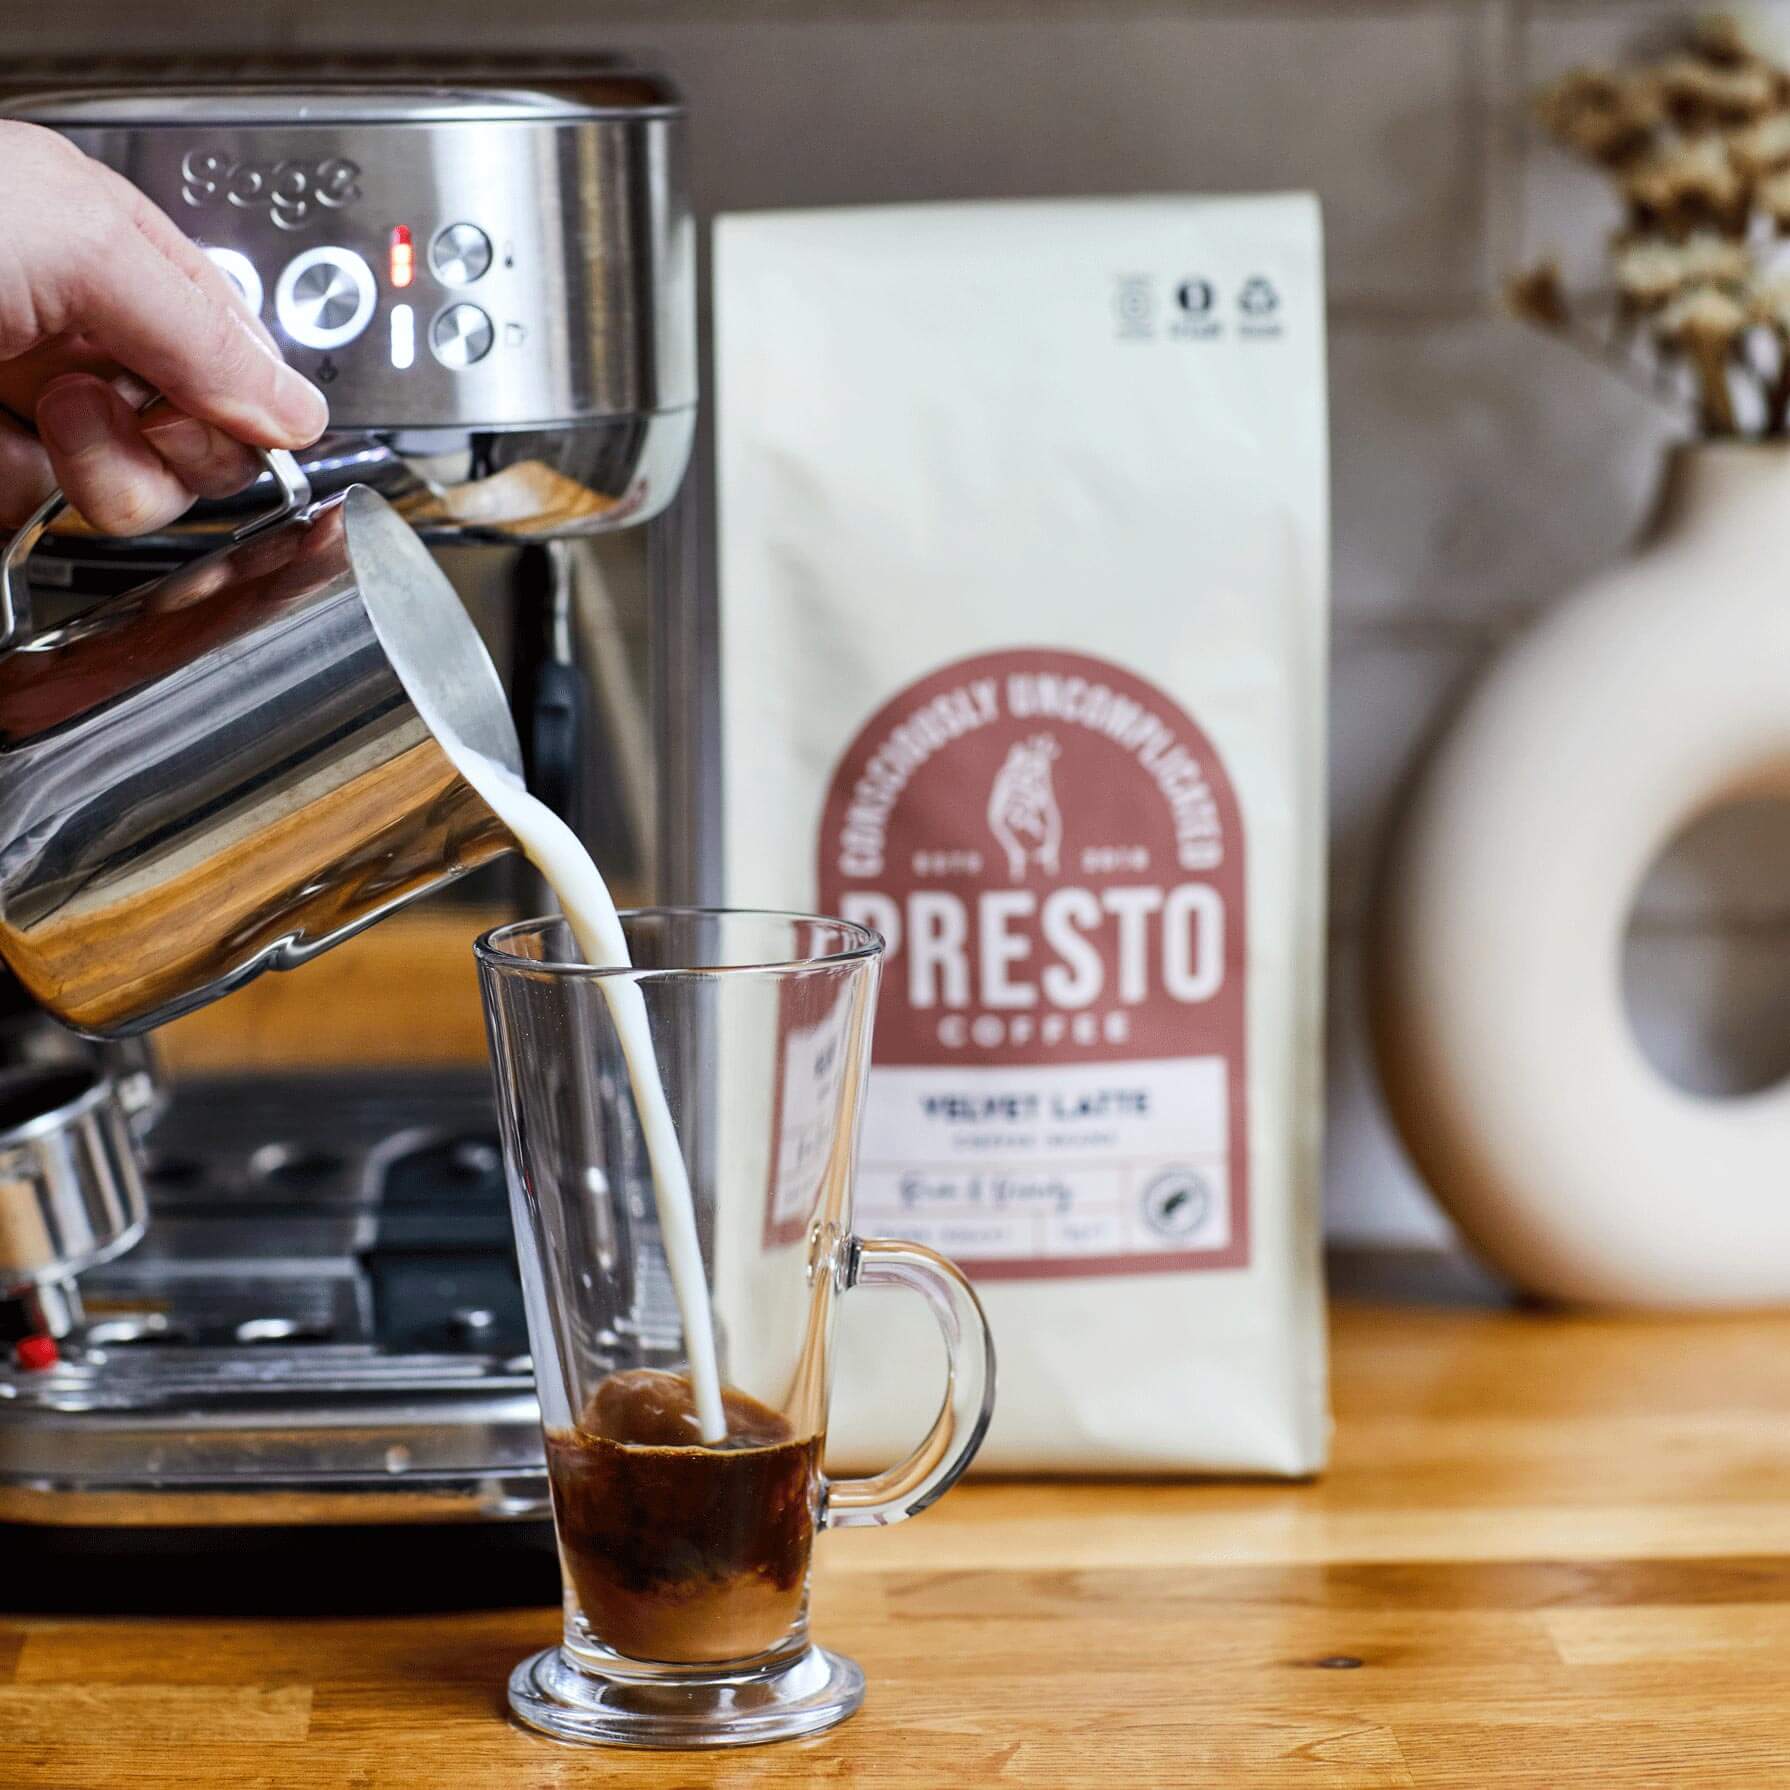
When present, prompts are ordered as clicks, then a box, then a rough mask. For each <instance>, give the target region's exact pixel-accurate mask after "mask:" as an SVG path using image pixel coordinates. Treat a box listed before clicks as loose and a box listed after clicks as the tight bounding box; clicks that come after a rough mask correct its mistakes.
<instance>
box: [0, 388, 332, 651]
mask: <svg viewBox="0 0 1790 1790" xmlns="http://www.w3.org/2000/svg"><path fill="white" fill-rule="evenodd" d="M161 401H162V400H161V399H160V398H152V399H150V401H149V404H148V405H145V406H144V409H148V408H149V407H150V406H151V405H155V404H159V403H160V402H161ZM138 414H139V415H140V414H141V412H139V413H138ZM256 452H257V453H259V454H260V456H261V463H262V465H264V466H265V467H266V468H267V470H268V472H269V473H270V474H271V475H272V477H273V482H274V488H275V489H276V490H277V491H278V492H279V498H280V501H279V505H278V507H277V508H275V509H272V510H269V511H268V513H267V514H266V515H265V516H257V517H256V518H255V520H254V521H253V522H250V523H248V524H246V525H245V526H244V527H242V528H239V529H238V530H237V531H236V533H235V536H234V537H233V538H234V539H236V540H239V541H240V540H241V539H243V537H244V536H245V535H252V534H255V533H258V532H259V531H260V530H261V529H264V528H268V527H271V526H272V525H273V524H274V523H276V522H284V521H285V520H286V518H287V517H288V516H291V515H295V514H296V513H297V512H298V511H299V510H302V509H303V508H304V507H305V506H306V505H307V504H308V503H309V502H310V501H311V481H310V480H309V479H308V478H306V477H305V469H304V468H303V467H302V466H300V465H299V463H298V462H297V461H296V460H295V459H294V458H293V457H292V455H291V454H289V453H287V451H286V450H285V449H284V448H258V449H257V450H256ZM67 508H68V499H67V498H66V497H64V496H63V495H62V493H61V492H60V491H52V492H51V493H50V495H49V496H48V497H46V498H45V499H44V501H43V502H42V503H41V504H39V505H38V507H37V510H36V512H35V514H33V516H32V517H31V519H30V520H29V521H28V522H27V523H26V524H25V526H24V527H23V528H21V529H19V530H18V532H17V533H16V534H14V536H13V537H12V539H11V540H10V541H8V542H7V543H6V550H5V552H4V553H0V653H5V652H10V651H11V650H12V649H13V648H14V647H16V646H23V645H24V644H25V642H26V641H27V640H29V639H30V637H31V584H30V580H29V579H27V578H26V577H25V561H26V559H27V558H28V557H29V555H30V553H31V549H32V548H33V547H35V546H36V545H37V543H38V542H39V541H40V540H41V539H42V538H43V533H44V530H45V529H46V528H48V527H49V526H50V524H51V523H52V522H54V521H55V520H56V518H57V517H58V516H60V515H61V514H62V512H63V511H64V510H65V509H67Z"/></svg>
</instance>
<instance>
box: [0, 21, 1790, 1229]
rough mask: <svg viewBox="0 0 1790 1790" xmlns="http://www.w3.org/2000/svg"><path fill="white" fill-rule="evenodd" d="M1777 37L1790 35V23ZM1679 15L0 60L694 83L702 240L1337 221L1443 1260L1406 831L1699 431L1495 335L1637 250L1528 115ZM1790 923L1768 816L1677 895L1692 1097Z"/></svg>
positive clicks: (1351, 785)
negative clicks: (477, 55)
mask: <svg viewBox="0 0 1790 1790" xmlns="http://www.w3.org/2000/svg"><path fill="white" fill-rule="evenodd" d="M1777 12H1778V13H1779V15H1781V19H1780V22H1783V23H1785V24H1786V28H1787V36H1790V7H1779V8H1778V9H1777ZM1680 14H1681V9H1676V8H1664V7H1660V6H1657V5H1653V4H1625V3H1618V0H1604V3H1601V4H1594V3H1590V0H1581V3H1565V0H1562V3H1555V0H1527V3H1525V0H1406V3H1402V4H1401V3H1397V0H1385V3H1382V4H1369V3H1363V0H1259V3H1257V4H1249V3H1248V0H1235V3H1229V4H1227V3H1224V0H1215V3H1211V4H1205V3H1201V0H1183V3H1182V4H1178V5H1169V4H1144V3H1127V0H1083V3H1081V4H1075V3H1071V0H1032V3H1030V4H1023V3H1021V0H906V3H900V0H861V3H859V4H856V5H853V4H851V3H850V0H833V3H831V4H822V3H820V0H809V3H806V4H791V3H784V4H779V3H775V0H705V3H696V0H673V3H670V4H665V5H660V6H646V5H609V6H605V5H603V4H601V0H557V3H555V0H503V3H502V4H499V5H492V4H490V3H489V0H428V3H426V4H425V3H422V0H396V3H386V4H381V3H380V0H263V3H262V4H259V5H257V6H253V7H244V6H241V5H240V4H219V3H217V0H183V3H178V4H177V3H171V0H163V3H162V4H158V5H154V6H143V5H141V4H130V3H127V0H110V3H108V4H104V5H92V4H89V5H78V4H64V5H61V6H57V7H49V6H40V5H25V4H22V3H15V4H0V56H14V55H17V56H29V55H33V54H44V53H58V54H60V53H67V52H70V51H73V52H77V53H78V52H82V51H85V50H87V49H90V48H95V47H103V48H106V49H112V50H120V51H122V50H127V49H157V48H168V47H175V46H178V45H181V44H185V45H195V46H203V47H205V48H207V49H213V48H232V47H241V48H245V49H253V48H267V49H274V48H292V47H308V46H316V45H334V46H342V47H351V46H374V45H378V46H382V47H383V46H399V47H418V46H425V45H434V44H439V45H443V46H450V45H451V46H484V47H491V48H496V47H500V46H501V47H504V48H522V47H526V48H546V47H561V46H564V47H576V48H578V49H595V48H600V47H606V46H613V47H615V48H618V49H622V50H626V51H630V52H637V53H641V54H643V55H646V56H649V57H651V58H652V59H653V60H655V61H658V62H659V63H661V64H662V65H663V66H665V67H668V68H669V69H670V70H672V72H674V73H675V74H676V75H677V76H679V77H680V79H681V80H682V82H683V83H684V85H685V87H686V89H687V91H688V92H689V95H690V98H691V101H692V106H693V115H694V119H695V131H696V135H695V148H696V153H695V179H696V183H697V188H698V197H699V201H700V203H701V205H702V207H703V208H704V210H705V211H712V210H718V209H726V208H730V207H746V206H766V205H777V204H814V203H832V202H851V201H873V200H879V199H898V198H912V197H981V196H1003V195H1025V194H1049V193H1100V192H1111V191H1124V190H1128V189H1133V190H1135V189H1177V188H1179V189H1193V190H1212V191H1221V190H1243V189H1249V188H1274V187H1289V186H1293V187H1299V186H1304V187H1315V188H1316V190H1317V191H1318V193H1319V194H1320V195H1321V197H1322V199H1323V201H1324V206H1325V212H1326V218H1327V227H1328V238H1329V272H1330V306H1331V320H1332V332H1331V355H1332V358H1331V427H1332V433H1333V438H1334V445H1335V467H1336V472H1335V497H1336V566H1335V570H1336V581H1335V596H1336V632H1335V641H1336V644H1335V681H1334V720H1333V754H1332V765H1333V771H1332V785H1331V787H1332V800H1333V819H1332V832H1333V851H1332V864H1333V883H1334V897H1335V900H1334V919H1333V944H1334V949H1333V952H1332V965H1333V967H1332V971H1331V988H1330V994H1331V1014H1332V1017H1331V1063H1332V1090H1333V1092H1332V1125H1331V1147H1330V1170H1329V1185H1330V1200H1331V1208H1330V1209H1331V1225H1332V1228H1333V1230H1335V1231H1336V1232H1338V1233H1341V1234H1345V1235H1349V1236H1353V1237H1364V1236H1372V1237H1379V1238H1387V1237H1392V1238H1400V1239H1406V1240H1427V1239H1433V1238H1437V1237H1441V1236H1444V1235H1445V1234H1446V1227H1445V1226H1444V1224H1443V1222H1442V1220H1441V1219H1440V1217H1439V1216H1438V1215H1437V1213H1436V1211H1435V1209H1434V1207H1433V1206H1432V1205H1431V1204H1430V1202H1429V1200H1428V1199H1427V1197H1426V1195H1425V1194H1424V1192H1423V1191H1422V1189H1421V1188H1420V1187H1419V1186H1418V1185H1417V1184H1416V1183H1415V1181H1414V1179H1413V1178H1412V1176H1411V1173H1410V1171H1409V1169H1408V1168H1407V1167H1406V1165H1405V1164H1404V1162H1403V1160H1402V1158H1401V1156H1400V1153H1399V1151H1398V1148H1397V1146H1396V1144H1395V1142H1394V1141H1393V1139H1392V1138H1391V1136H1390V1134H1389V1133H1388V1131H1387V1128H1386V1125H1385V1122H1384V1119H1383V1117H1382V1115H1381V1113H1380V1111H1379V1108H1378V1104H1377V1100H1376V1096H1375V1093H1374V1088H1373V1080H1372V1074H1371V1068H1370V1065H1369V1064H1368V1062H1367V1060H1366V1056H1365V1051H1364V1044H1363V1028H1362V1021H1361V1001H1360V997H1359V994H1358V990H1357V975H1358V969H1359V957H1360V953H1359V938H1360V933H1361V927H1362V919H1363V913H1364V908H1365V905H1366V902H1367V900H1368V893H1369V888H1370V881H1371V872H1372V868H1373V865H1374V861H1375V855H1376V846H1377V843H1378V840H1379V838H1380V836H1381V833H1382V830H1383V825H1384V821H1385V817H1386V814H1387V811H1388V807H1389V803H1390V802H1391V800H1392V798H1393V796H1394V793H1395V791H1396V790H1397V788H1398V786H1399V784H1400V782H1401V780H1402V779H1403V778H1404V777H1405V776H1406V775H1407V773H1408V771H1409V769H1410V767H1411V765H1412V763H1413V762H1414V760H1415V758H1416V756H1417V755H1418V754H1420V753H1421V752H1422V750H1423V746H1424V742H1425V740H1426V738H1427V737H1428V736H1429V735H1430V734H1431V733H1432V731H1433V729H1434V728H1435V727H1436V726H1437V725H1438V724H1440V723H1441V722H1442V721H1443V720H1445V718H1446V716H1447V714H1448V711H1449V708H1450V704H1451V702H1452V701H1453V700H1454V699H1455V697H1456V696H1457V694H1458V692H1459V691H1460V690H1461V689H1462V688H1463V687H1464V685H1465V684H1466V683H1467V682H1468V680H1470V679H1471V678H1472V676H1473V675H1474V673H1475V670H1476V668H1478V667H1479V666H1481V665H1482V664H1483V663H1484V662H1485V661H1486V659H1487V656H1488V655H1489V654H1491V653H1493V652H1495V651H1496V650H1497V648H1498V646H1499V645H1500V643H1501V642H1502V641H1503V640H1505V639H1506V638H1507V637H1508V636H1509V635H1510V634H1511V632H1512V631H1513V630H1515V629H1517V628H1519V627H1521V625H1522V624H1523V622H1524V620H1525V618H1526V617H1528V616H1529V615H1531V614H1532V613H1533V612H1534V611H1535V610H1536V609H1537V608H1538V607H1539V606H1540V605H1543V604H1546V603H1548V602H1550V601H1552V600H1553V599H1554V598H1555V597H1556V596H1557V595H1558V594H1559V593H1561V592H1563V591H1565V590H1568V589H1570V588H1571V587H1572V586H1573V584H1574V583H1575V582H1576V581H1578V580H1579V579H1581V578H1583V577H1584V576H1585V575H1586V574H1588V573H1589V572H1591V571H1592V570H1593V569H1594V568H1596V567H1598V566H1599V565H1601V564H1602V563H1604V562H1605V561H1607V560H1608V559H1609V558H1610V557H1611V556H1613V555H1615V554H1617V553H1618V552H1620V551H1621V550H1622V547H1623V545H1624V543H1625V541H1626V540H1627V539H1628V538H1629V537H1630V535H1631V534H1632V532H1633V531H1634V529H1635V528H1636V526H1637V524H1638V522H1639V520H1640V518H1641V517H1642V515H1643V513H1644V511H1645V509H1646V506H1647V503H1648V499H1649V493H1650V490H1651V486H1652V483H1653V480H1654V477H1655V474H1656V471H1657V467H1658V463H1659V456H1660V451H1661V448H1662V446H1663V444H1664V443H1665V442H1666V441H1668V440H1669V439H1670V438H1671V437H1672V435H1673V434H1674V433H1675V431H1676V429H1677V426H1678V425H1677V422H1676V419H1675V418H1673V417H1671V416H1669V415H1666V414H1664V413H1662V412H1660V411H1659V410H1657V409H1656V408H1655V407H1654V406H1653V404H1652V403H1651V402H1650V401H1649V400H1647V399H1645V398H1642V397H1640V396H1639V395H1637V394H1636V393H1634V392H1632V391H1630V390H1629V389H1627V388H1625V387H1624V386H1623V385H1621V384H1620V383H1618V382H1617V381H1616V380H1615V379H1614V378H1612V377H1611V376H1610V375H1609V374H1608V373H1607V372H1605V371H1604V370H1602V369H1600V368H1598V367H1596V366H1593V365H1591V364H1588V363H1587V362H1585V361H1583V360H1581V359H1580V358H1579V357H1578V356H1577V355H1575V354H1574V353H1573V352H1571V351H1569V350H1568V349H1566V348H1564V347H1561V346H1559V345H1557V344H1555V343H1553V342H1551V341H1547V340H1542V339H1539V338H1537V337H1534V336H1532V335H1530V334H1528V333H1527V332H1525V331H1524V330H1522V329H1520V328H1519V327H1518V326H1517V325H1515V324H1513V323H1510V322H1508V321H1506V320H1504V319H1503V318H1502V317H1501V316H1500V315H1499V307H1498V303H1497V289H1498V285H1499V280H1500V276H1501V274H1502V273H1503V272H1504V271H1507V270H1509V269H1510V268H1511V267H1512V266H1513V265H1514V264H1515V263H1516V262H1517V261H1519V260H1520V259H1521V258H1522V257H1524V256H1526V255H1528V254H1531V253H1533V252H1535V251H1538V250H1543V249H1546V248H1549V247H1560V248H1571V247H1572V246H1573V245H1574V244H1579V245H1592V244H1595V243H1596V242H1597V241H1598V240H1599V239H1600V237H1601V234H1602V232H1603V230H1604V229H1605V228H1606V227H1607V223H1608V221H1609V220H1608V214H1607V212H1606V211H1605V209H1604V207H1605V201H1604V197H1603V193H1602V189H1601V188H1600V186H1599V185H1598V183H1597V182H1596V181H1595V180H1594V179H1592V178H1591V177H1590V176H1588V175H1586V174H1584V173H1582V172H1581V171H1580V170H1578V169H1577V168H1575V167H1573V166H1572V165H1571V164H1569V163H1567V162H1565V161H1564V160H1562V159H1561V158H1559V157H1558V156H1556V155H1555V154H1554V153H1553V152H1552V151H1550V150H1548V149H1547V148H1546V147H1545V146H1544V145H1541V144H1539V143H1538V142H1536V141H1535V139H1534V135H1533V133H1532V131H1531V130H1530V128H1529V126H1528V123H1527V116H1526V111H1527V109H1526V105H1525V95H1526V93H1527V92H1528V91H1530V90H1531V89H1532V87H1533V86H1534V85H1535V84H1536V83H1537V82H1538V81H1540V80H1542V79H1544V78H1545V77H1547V76H1548V75H1550V74H1552V73H1554V72H1557V71H1558V70H1560V69H1561V68H1563V67H1565V66H1567V65H1568V64H1570V63H1573V62H1576V61H1581V60H1586V59H1608V58H1612V57H1615V56H1618V55H1620V54H1621V53H1622V52H1623V50H1624V49H1625V48H1626V47H1628V46H1630V45H1632V44H1634V43H1636V42H1639V41H1643V40H1645V39H1647V38H1648V37H1650V36H1653V35H1657V34H1659V33H1660V32H1661V31H1662V30H1664V29H1666V28H1668V27H1669V25H1670V23H1671V21H1672V20H1673V18H1674V17H1675V16H1680ZM0 177H3V173H0ZM1577 258H1578V259H1579V260H1581V261H1582V260H1583V258H1584V251H1583V248H1582V247H1581V250H1580V253H1579V256H1578V257H1577ZM1787 894H1790V826H1786V825H1785V824H1784V821H1783V819H1782V817H1781V816H1779V815H1777V814H1775V813H1773V812H1760V811H1754V812H1752V813H1750V814H1748V815H1745V816H1739V817H1734V818H1732V819H1730V820H1729V821H1728V822H1726V823H1720V822H1718V823H1712V824H1711V825H1710V826H1707V827H1705V828H1704V829H1702V830H1701V837H1700V841H1699V842H1698V843H1697V844H1696V846H1695V848H1694V849H1687V850H1686V851H1685V852H1683V853H1680V854H1679V855H1678V856H1677V857H1676V858H1675V860H1674V862H1673V863H1672V864H1671V865H1669V866H1668V867H1667V868H1666V870H1665V871H1663V872H1662V873H1661V874H1660V875H1659V876H1657V877H1656V878H1655V880H1654V882H1653V883H1652V884H1651V885H1650V887H1649V889H1648V891H1647V893H1646V895H1645V898H1644V900H1643V903H1642V907H1641V910H1640V913H1639V914H1638V917H1637V922H1636V928H1635V931H1634V934H1633V936H1632V938H1631V941H1630V948H1629V951H1628V973H1629V983H1630V990H1631V1000H1632V1003H1633V1006H1634V1010H1635V1014H1636V1020H1637V1025H1638V1028H1639V1030H1640V1031H1641V1033H1642V1036H1643V1039H1644V1041H1645V1043H1646V1044H1647V1047H1648V1048H1649V1050H1650V1051H1651V1052H1652V1054H1653V1055H1654V1057H1655V1058H1656V1060H1657V1061H1659V1062H1661V1063H1662V1064H1664V1065H1666V1066H1667V1067H1668V1068H1669V1069H1670V1071H1671V1072H1672V1073H1673V1074H1674V1075H1676V1076H1677V1077H1678V1078H1679V1079H1681V1080H1683V1081H1686V1082H1687V1083H1690V1084H1692V1085H1696V1086H1702V1087H1705V1088H1709V1089H1716V1090H1720V1089H1732V1088H1737V1087H1744V1086H1756V1085H1759V1084H1760V1083H1762V1082H1764V1081H1767V1080H1770V1079H1773V1078H1774V1077H1775V1076H1776V1075H1777V1074H1778V1073H1779V1072H1781V1071H1783V1070H1785V1069H1786V1068H1790V1018H1786V1016H1787V1015H1790V968H1786V965H1787V964H1790V902H1787V901H1786V895H1787ZM1537 923H1538V924H1543V923H1545V917H1538V921H1537Z"/></svg>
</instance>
